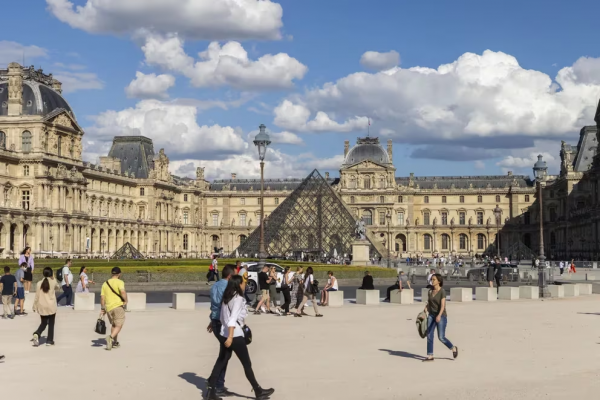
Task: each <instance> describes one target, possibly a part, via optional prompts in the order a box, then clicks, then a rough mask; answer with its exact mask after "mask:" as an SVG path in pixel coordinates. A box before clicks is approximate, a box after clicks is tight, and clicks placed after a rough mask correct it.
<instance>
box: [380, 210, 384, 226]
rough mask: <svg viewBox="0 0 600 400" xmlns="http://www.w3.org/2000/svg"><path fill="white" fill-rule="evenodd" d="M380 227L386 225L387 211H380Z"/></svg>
mask: <svg viewBox="0 0 600 400" xmlns="http://www.w3.org/2000/svg"><path fill="white" fill-rule="evenodd" d="M379 225H382V226H383V225H385V211H379Z"/></svg>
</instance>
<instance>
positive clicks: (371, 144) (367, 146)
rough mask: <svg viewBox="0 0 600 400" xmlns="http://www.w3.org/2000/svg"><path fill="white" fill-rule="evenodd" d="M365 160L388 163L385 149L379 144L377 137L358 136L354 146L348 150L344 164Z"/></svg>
mask: <svg viewBox="0 0 600 400" xmlns="http://www.w3.org/2000/svg"><path fill="white" fill-rule="evenodd" d="M365 160H368V161H372V162H374V163H377V164H389V163H390V158H389V156H388V153H387V151H385V149H384V148H383V147H381V145H380V144H379V138H371V137H366V138H358V140H357V141H356V146H354V147H352V148H351V149H350V151H348V154H347V155H346V159H345V160H344V165H354V164H357V163H359V162H361V161H365Z"/></svg>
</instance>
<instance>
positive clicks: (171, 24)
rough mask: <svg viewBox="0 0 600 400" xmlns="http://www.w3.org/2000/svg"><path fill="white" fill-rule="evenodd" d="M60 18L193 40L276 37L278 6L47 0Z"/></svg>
mask: <svg viewBox="0 0 600 400" xmlns="http://www.w3.org/2000/svg"><path fill="white" fill-rule="evenodd" d="M46 3H47V4H48V10H49V11H50V12H51V13H52V14H53V15H54V16H55V17H56V18H58V19H59V20H60V21H62V22H64V23H67V24H69V25H70V26H71V27H73V28H76V29H81V30H84V31H86V32H90V33H103V34H127V33H134V32H135V31H137V30H140V29H152V30H154V31H156V32H158V33H170V32H179V33H180V34H181V35H183V36H185V37H189V38H192V39H198V40H228V39H240V40H243V39H280V38H281V32H280V29H281V27H282V26H283V22H282V21H281V18H282V15H283V9H282V8H281V5H279V4H277V3H273V2H271V1H270V0H219V1H214V0H170V1H162V0H126V1H123V0H86V1H85V4H84V5H75V4H73V2H71V1H69V0H46Z"/></svg>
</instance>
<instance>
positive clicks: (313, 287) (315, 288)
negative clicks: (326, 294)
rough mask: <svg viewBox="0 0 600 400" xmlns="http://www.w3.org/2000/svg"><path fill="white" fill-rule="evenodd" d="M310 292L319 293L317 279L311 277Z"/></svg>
mask: <svg viewBox="0 0 600 400" xmlns="http://www.w3.org/2000/svg"><path fill="white" fill-rule="evenodd" d="M310 292H311V293H312V294H319V281H318V280H316V279H313V282H312V285H310Z"/></svg>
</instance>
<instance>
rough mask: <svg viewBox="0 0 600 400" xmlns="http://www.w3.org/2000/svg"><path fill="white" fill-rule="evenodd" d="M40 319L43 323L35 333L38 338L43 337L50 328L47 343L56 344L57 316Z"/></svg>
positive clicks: (46, 316)
mask: <svg viewBox="0 0 600 400" xmlns="http://www.w3.org/2000/svg"><path fill="white" fill-rule="evenodd" d="M40 317H41V319H42V322H41V323H40V326H39V327H38V328H37V331H35V332H34V333H37V335H38V336H42V333H44V331H45V330H46V327H48V337H47V338H46V341H48V342H54V320H55V319H56V314H52V315H40Z"/></svg>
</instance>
